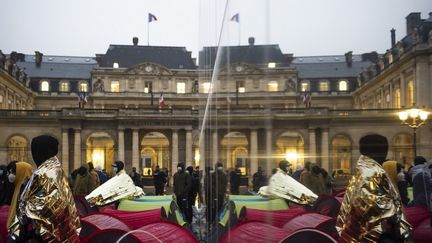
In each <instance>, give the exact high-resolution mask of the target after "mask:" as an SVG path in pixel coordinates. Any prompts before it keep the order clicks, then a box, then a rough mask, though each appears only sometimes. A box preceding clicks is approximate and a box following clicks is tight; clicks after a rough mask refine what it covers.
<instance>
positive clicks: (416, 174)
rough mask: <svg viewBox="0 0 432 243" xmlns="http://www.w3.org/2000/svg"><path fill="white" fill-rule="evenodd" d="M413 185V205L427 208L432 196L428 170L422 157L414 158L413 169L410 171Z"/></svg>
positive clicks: (431, 184) (431, 182)
mask: <svg viewBox="0 0 432 243" xmlns="http://www.w3.org/2000/svg"><path fill="white" fill-rule="evenodd" d="M410 175H411V178H412V185H413V197H414V200H413V204H414V206H415V205H422V206H425V207H428V208H429V206H430V205H429V204H430V201H431V194H432V181H431V174H430V170H429V168H428V167H427V164H426V159H425V158H424V157H423V156H416V157H415V158H414V167H413V168H412V169H411V170H410Z"/></svg>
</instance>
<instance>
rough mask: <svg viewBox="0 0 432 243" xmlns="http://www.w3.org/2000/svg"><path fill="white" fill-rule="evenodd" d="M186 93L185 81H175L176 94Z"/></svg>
mask: <svg viewBox="0 0 432 243" xmlns="http://www.w3.org/2000/svg"><path fill="white" fill-rule="evenodd" d="M184 93H186V83H185V82H178V83H177V94H184Z"/></svg>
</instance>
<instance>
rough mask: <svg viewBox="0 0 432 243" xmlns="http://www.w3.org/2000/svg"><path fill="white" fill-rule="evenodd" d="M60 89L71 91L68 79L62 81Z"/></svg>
mask: <svg viewBox="0 0 432 243" xmlns="http://www.w3.org/2000/svg"><path fill="white" fill-rule="evenodd" d="M59 91H60V92H69V91H70V85H69V82H67V81H63V82H60V88H59Z"/></svg>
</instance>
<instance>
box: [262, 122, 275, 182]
mask: <svg viewBox="0 0 432 243" xmlns="http://www.w3.org/2000/svg"><path fill="white" fill-rule="evenodd" d="M272 139H273V138H272V129H271V128H267V129H266V157H267V159H266V168H265V170H266V171H265V173H266V174H267V175H271V171H272V169H273V167H274V160H273V148H272ZM263 169H264V168H263Z"/></svg>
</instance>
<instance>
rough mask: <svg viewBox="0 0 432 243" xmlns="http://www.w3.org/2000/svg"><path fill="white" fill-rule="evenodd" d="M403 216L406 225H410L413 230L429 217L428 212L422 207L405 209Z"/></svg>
mask: <svg viewBox="0 0 432 243" xmlns="http://www.w3.org/2000/svg"><path fill="white" fill-rule="evenodd" d="M405 216H406V219H407V221H408V223H410V224H411V226H412V227H413V228H416V227H417V225H419V224H420V223H421V222H422V221H423V220H425V219H426V218H428V217H429V212H428V210H427V208H426V207H424V206H415V207H409V208H405Z"/></svg>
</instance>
